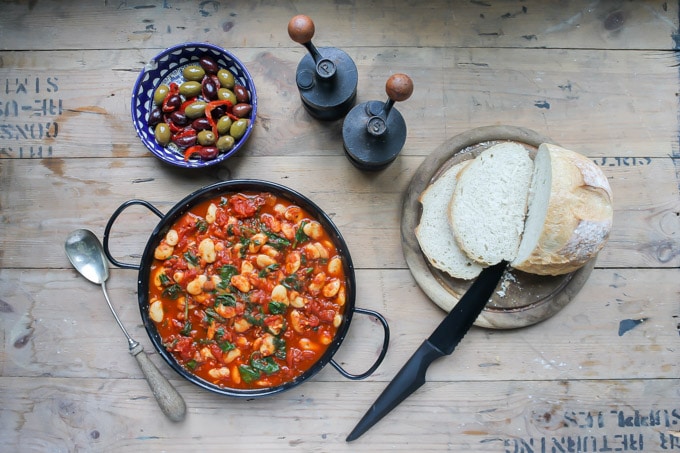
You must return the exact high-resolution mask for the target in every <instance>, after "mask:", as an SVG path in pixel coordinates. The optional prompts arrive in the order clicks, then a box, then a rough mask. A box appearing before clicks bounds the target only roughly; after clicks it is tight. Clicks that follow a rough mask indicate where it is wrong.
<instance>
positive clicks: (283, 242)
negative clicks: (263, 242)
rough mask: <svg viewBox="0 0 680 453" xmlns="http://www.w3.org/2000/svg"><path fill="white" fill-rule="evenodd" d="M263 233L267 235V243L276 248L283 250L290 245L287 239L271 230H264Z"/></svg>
mask: <svg viewBox="0 0 680 453" xmlns="http://www.w3.org/2000/svg"><path fill="white" fill-rule="evenodd" d="M264 233H265V234H266V235H267V244H269V245H271V246H272V247H274V248H275V249H276V250H283V249H285V248H286V247H289V246H290V245H291V244H290V241H289V240H288V239H286V238H284V237H281V236H278V235H276V234H274V233H272V232H271V231H265V232H264Z"/></svg>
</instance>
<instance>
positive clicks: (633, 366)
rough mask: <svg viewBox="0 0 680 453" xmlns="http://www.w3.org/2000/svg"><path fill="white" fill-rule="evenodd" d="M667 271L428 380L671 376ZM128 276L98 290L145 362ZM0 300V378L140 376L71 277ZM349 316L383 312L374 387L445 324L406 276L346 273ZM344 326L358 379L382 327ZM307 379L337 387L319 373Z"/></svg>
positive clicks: (480, 332)
mask: <svg viewBox="0 0 680 453" xmlns="http://www.w3.org/2000/svg"><path fill="white" fill-rule="evenodd" d="M675 273H676V270H674V269H666V270H663V271H660V270H628V269H625V270H599V269H596V270H595V271H594V272H593V274H592V275H591V277H590V279H589V280H588V282H587V283H586V285H585V286H584V287H583V288H582V290H581V291H580V293H579V294H578V295H577V296H576V298H575V299H574V300H573V301H571V302H570V303H569V304H568V305H567V306H566V307H565V308H564V309H563V310H562V311H560V312H559V313H558V314H556V315H555V316H553V317H552V318H550V319H548V320H546V321H544V322H542V323H539V324H537V325H535V326H532V327H528V328H523V329H519V330H510V331H494V330H487V329H482V328H475V329H473V330H472V331H471V332H470V333H469V334H468V335H467V336H466V337H465V339H464V340H463V342H462V343H461V344H460V346H459V348H458V349H457V350H456V351H455V353H454V354H453V355H452V356H451V357H450V358H446V359H443V360H441V361H438V362H436V363H435V364H434V365H433V366H432V367H431V369H430V372H429V374H428V380H430V381H433V382H434V381H447V380H450V379H453V380H456V381H462V380H503V379H504V378H506V377H507V376H512V377H513V380H517V379H519V380H526V381H533V380H557V381H562V380H581V379H619V378H620V379H652V378H666V379H669V378H673V377H677V375H678V364H677V360H676V359H677V357H676V352H677V347H679V346H680V337H679V336H678V333H679V332H680V331H679V329H678V318H679V317H680V309H679V308H678V304H677V300H676V299H677V298H676V295H677V293H678V291H680V282H679V281H678V279H677V278H675ZM136 277H137V275H136V272H134V271H114V272H113V276H112V278H111V281H110V283H109V285H108V289H109V292H110V295H111V297H112V300H113V302H114V305H115V306H116V307H117V311H118V313H119V316H120V317H121V319H122V321H123V323H124V325H126V328H127V329H128V330H129V332H130V334H131V335H132V336H133V337H135V339H137V340H138V341H140V342H142V344H143V345H144V346H145V348H146V350H147V351H149V352H153V349H152V345H151V343H150V341H149V340H148V337H147V334H146V332H145V331H144V327H143V326H142V324H141V318H140V314H139V309H138V308H137V296H136V289H137V287H136ZM652 288H653V291H652ZM0 290H1V291H0V294H2V298H1V300H2V306H3V307H4V308H3V317H2V321H1V322H2V326H3V331H4V332H5V334H4V335H5V341H4V342H3V349H4V353H3V356H4V357H6V358H7V360H6V361H4V363H1V365H2V367H3V368H2V375H3V376H17V377H20V376H32V377H38V376H42V375H48V376H52V377H95V378H113V379H128V378H135V379H139V378H141V373H140V371H139V369H138V368H137V365H136V363H135V361H134V360H133V359H132V357H130V356H129V354H128V353H127V343H126V341H125V338H124V337H123V335H122V333H121V332H120V330H119V329H118V326H117V325H116V324H115V322H114V320H113V317H112V316H111V314H110V313H109V309H108V307H107V306H106V303H105V301H104V299H103V295H102V294H101V292H100V290H99V288H98V287H97V286H95V285H93V284H91V283H89V282H87V281H86V280H85V279H84V278H82V277H79V276H77V274H76V273H75V271H66V270H63V271H47V272H45V271H41V270H31V271H27V270H17V271H12V270H7V269H3V270H2V271H0ZM356 306H358V307H362V308H368V309H372V310H376V311H378V312H379V313H382V314H383V315H384V316H385V317H386V318H387V320H388V322H389V323H390V326H391V331H392V337H391V343H390V349H389V352H388V355H387V357H386V359H385V362H384V363H383V365H381V366H380V368H378V371H377V372H376V373H375V374H374V375H373V376H372V377H371V378H370V379H369V380H378V381H386V380H389V379H391V378H392V377H393V376H394V375H395V374H396V372H397V371H398V370H399V368H400V367H401V366H402V365H403V363H404V362H405V361H406V359H407V358H408V357H409V356H410V355H411V354H412V353H413V351H415V349H416V348H417V347H418V346H419V345H420V343H421V342H422V341H423V340H424V339H425V338H427V336H428V335H429V334H430V332H431V331H432V330H433V329H434V328H435V327H436V325H437V324H438V323H439V322H440V321H441V319H442V317H443V315H444V313H443V312H442V311H441V310H440V309H439V308H438V307H437V306H436V305H435V304H433V303H432V302H431V301H429V300H428V299H427V297H426V296H425V295H424V294H423V293H422V292H421V291H420V289H419V288H418V287H417V286H416V285H415V283H414V281H413V279H412V278H411V276H410V275H409V273H408V271H407V270H359V271H357V300H356ZM352 322H353V324H352V326H351V328H350V333H349V335H348V338H347V340H346V342H344V343H343V345H342V348H340V350H339V351H338V353H337V354H336V355H337V357H336V359H337V361H338V363H340V364H342V365H343V366H345V367H347V368H348V370H349V371H351V372H354V373H359V372H361V371H362V370H365V369H368V368H369V366H370V364H371V363H372V362H373V360H374V358H375V357H376V356H377V351H378V350H379V348H380V345H381V344H382V339H383V337H382V328H381V327H380V325H379V324H378V323H377V322H375V321H373V320H371V318H370V317H366V316H360V315H358V314H357V315H355V317H354V319H353V321H352ZM605 349H606V351H607V354H602V351H603V350H605ZM104 351H105V352H104ZM624 358H625V360H624ZM153 359H154V361H156V363H157V364H158V365H159V366H160V367H161V369H162V370H163V372H164V374H166V376H168V377H176V375H175V374H174V372H172V371H171V370H170V368H168V367H167V366H166V365H165V364H163V363H162V359H161V358H160V357H159V356H157V355H154V357H153ZM314 380H315V381H316V380H321V381H338V380H339V381H342V380H344V378H343V377H341V376H340V374H338V373H337V372H336V371H335V370H333V369H332V367H328V368H326V369H324V370H322V372H321V373H320V374H319V375H318V376H317V377H316V378H315V379H314ZM193 390H194V391H199V390H198V389H193Z"/></svg>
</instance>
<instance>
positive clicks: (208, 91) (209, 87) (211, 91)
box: [202, 77, 219, 101]
mask: <svg viewBox="0 0 680 453" xmlns="http://www.w3.org/2000/svg"><path fill="white" fill-rule="evenodd" d="M202 86H203V97H205V98H206V99H208V100H209V101H214V100H215V99H217V90H218V89H219V82H218V81H216V80H213V79H212V77H206V78H205V79H203V82H202Z"/></svg>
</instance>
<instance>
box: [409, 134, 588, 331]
mask: <svg viewBox="0 0 680 453" xmlns="http://www.w3.org/2000/svg"><path fill="white" fill-rule="evenodd" d="M503 141H514V142H518V143H520V144H522V145H524V146H525V147H526V148H527V149H528V150H529V151H530V154H531V156H532V158H533V156H534V155H535V153H536V149H537V148H538V146H539V145H540V144H541V143H553V142H552V140H550V139H549V138H548V137H544V136H542V135H540V134H538V133H536V132H534V131H532V130H529V129H524V128H520V127H514V126H488V127H480V128H476V129H472V130H470V131H467V132H464V133H462V134H460V135H457V136H455V137H452V138H451V139H449V140H447V141H446V142H445V143H444V144H442V145H441V146H440V147H438V148H437V149H435V150H434V151H433V152H432V153H431V154H430V155H429V156H428V157H427V158H426V159H425V160H424V161H423V163H422V164H421V165H420V167H419V168H418V170H417V171H416V173H415V174H414V176H413V179H412V180H411V183H410V184H409V187H408V189H407V191H406V195H405V197H404V201H403V206H402V220H401V240H402V248H403V251H404V257H405V259H406V263H407V264H408V266H409V269H410V270H411V274H412V275H413V277H414V278H415V280H416V282H417V283H418V286H420V288H421V289H422V290H423V291H424V292H425V294H427V295H428V297H429V298H430V299H432V301H433V302H434V303H435V304H437V305H438V306H439V307H441V308H442V309H443V310H445V311H447V312H449V311H451V309H452V308H453V307H454V306H455V305H456V304H457V303H458V300H459V299H460V297H461V296H462V295H463V294H464V293H465V291H467V289H468V288H469V286H470V284H471V282H472V281H471V280H461V279H456V278H453V277H451V276H449V275H448V274H446V273H444V272H441V271H439V270H438V269H436V268H434V267H433V266H431V265H430V263H429V261H428V260H427V258H425V256H424V255H423V253H422V251H421V250H420V246H419V245H418V240H417V238H416V236H415V228H416V226H417V225H418V223H419V222H420V215H421V210H422V207H421V204H420V201H419V197H420V195H421V193H422V192H423V191H424V190H425V188H427V186H429V185H430V184H431V183H432V182H434V181H435V180H436V179H437V178H438V177H439V176H440V175H441V174H442V173H443V172H444V171H446V170H447V169H448V168H450V167H451V166H453V165H455V164H457V163H459V162H462V161H464V160H467V159H473V158H474V157H476V156H477V155H479V154H480V153H481V152H482V151H483V150H485V149H487V148H489V147H490V146H493V145H495V144H497V143H500V142H503ZM594 262H595V260H594V259H593V260H591V261H590V262H588V263H587V264H586V265H585V266H583V267H582V268H580V269H578V270H577V271H575V272H572V273H569V274H565V275H559V276H541V275H534V274H528V273H525V272H521V271H518V270H516V269H511V268H509V269H508V270H507V271H506V272H505V274H504V275H503V277H502V278H501V282H500V283H499V285H498V287H497V288H496V291H495V292H494V293H493V296H492V297H491V299H490V300H489V303H487V305H486V307H485V308H484V310H483V311H482V313H481V315H480V316H479V317H478V318H477V320H476V321H475V325H477V326H480V327H487V328H492V329H514V328H519V327H526V326H529V325H532V324H535V323H538V322H540V321H543V320H545V319H547V318H549V317H550V316H552V315H554V314H555V313H557V312H558V311H559V310H560V309H562V308H563V307H564V306H565V305H566V304H568V303H569V302H570V301H571V300H572V299H573V298H574V296H575V295H576V294H577V293H578V291H579V290H580V289H581V287H582V286H583V284H584V283H585V282H586V280H587V279H588V276H589V275H590V273H591V271H592V270H593V267H594V264H595V263H594Z"/></svg>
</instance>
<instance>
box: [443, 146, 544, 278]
mask: <svg viewBox="0 0 680 453" xmlns="http://www.w3.org/2000/svg"><path fill="white" fill-rule="evenodd" d="M533 167H534V164H533V161H532V159H531V157H530V156H529V151H528V149H527V148H525V147H524V146H522V145H521V144H519V143H515V142H503V143H500V144H497V145H494V146H492V147H490V148H489V149H487V150H485V151H483V152H482V153H481V154H480V155H479V156H477V157H476V158H475V159H474V160H473V161H472V162H471V163H470V164H469V165H468V166H467V167H466V168H465V169H463V170H462V171H461V172H460V173H459V175H458V178H457V183H456V187H455V190H454V192H453V197H452V199H451V202H450V205H449V210H448V214H449V215H448V220H449V224H450V226H451V230H452V231H453V235H454V238H455V241H456V243H457V244H458V246H459V247H460V248H461V250H463V252H464V253H465V255H467V257H468V258H470V259H472V260H473V261H476V262H478V263H480V264H482V265H485V266H488V265H493V264H496V263H499V262H501V261H503V260H505V261H512V260H513V259H514V258H515V256H516V255H517V250H518V248H519V245H520V239H521V237H522V231H523V230H524V219H525V215H526V209H527V199H528V194H529V187H530V184H531V177H532V173H533Z"/></svg>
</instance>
